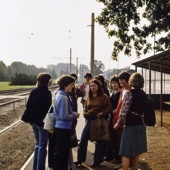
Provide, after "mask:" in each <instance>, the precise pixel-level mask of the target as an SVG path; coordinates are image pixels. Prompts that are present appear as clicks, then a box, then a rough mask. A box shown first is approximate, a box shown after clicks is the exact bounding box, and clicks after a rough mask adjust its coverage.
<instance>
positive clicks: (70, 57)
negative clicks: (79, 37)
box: [70, 48, 72, 74]
mask: <svg viewBox="0 0 170 170" xmlns="http://www.w3.org/2000/svg"><path fill="white" fill-rule="evenodd" d="M71 58H72V50H71V48H70V74H71V71H72V70H71Z"/></svg>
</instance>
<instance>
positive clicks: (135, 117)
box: [114, 73, 147, 170]
mask: <svg viewBox="0 0 170 170" xmlns="http://www.w3.org/2000/svg"><path fill="white" fill-rule="evenodd" d="M129 85H131V86H132V89H131V90H129V91H127V92H126V93H125V95H124V98H123V101H122V107H121V110H120V115H119V117H118V120H117V123H116V124H115V125H114V129H117V128H118V127H119V126H122V125H123V126H124V127H123V133H122V137H121V143H120V150H119V154H120V155H121V156H122V170H128V169H129V167H131V169H132V170H138V162H139V155H140V154H142V153H145V152H147V139H146V125H145V122H144V114H145V112H146V104H147V103H146V102H147V100H146V99H147V97H146V93H145V92H144V91H143V90H142V88H143V85H144V78H143V77H142V75H141V74H139V73H133V74H132V75H131V77H130V79H129Z"/></svg>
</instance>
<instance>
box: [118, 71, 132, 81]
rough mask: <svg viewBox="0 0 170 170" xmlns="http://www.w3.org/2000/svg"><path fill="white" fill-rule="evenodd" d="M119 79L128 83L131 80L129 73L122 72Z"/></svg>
mask: <svg viewBox="0 0 170 170" xmlns="http://www.w3.org/2000/svg"><path fill="white" fill-rule="evenodd" d="M118 78H119V79H124V80H125V81H126V82H127V83H128V81H129V78H130V74H129V73H128V72H121V73H120V74H119V75H118Z"/></svg>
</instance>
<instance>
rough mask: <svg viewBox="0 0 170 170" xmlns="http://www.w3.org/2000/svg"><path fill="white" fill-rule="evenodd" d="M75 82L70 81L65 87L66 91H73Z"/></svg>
mask: <svg viewBox="0 0 170 170" xmlns="http://www.w3.org/2000/svg"><path fill="white" fill-rule="evenodd" d="M74 84H75V83H74V82H73V83H70V84H69V85H68V86H66V87H65V92H67V93H68V92H71V91H72V88H73V87H74Z"/></svg>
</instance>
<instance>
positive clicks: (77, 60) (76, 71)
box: [76, 57, 78, 76]
mask: <svg viewBox="0 0 170 170" xmlns="http://www.w3.org/2000/svg"><path fill="white" fill-rule="evenodd" d="M76 66H77V69H76V74H77V76H78V57H77V58H76Z"/></svg>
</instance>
